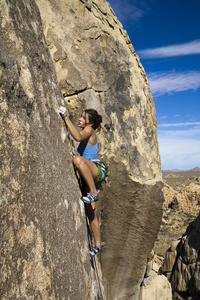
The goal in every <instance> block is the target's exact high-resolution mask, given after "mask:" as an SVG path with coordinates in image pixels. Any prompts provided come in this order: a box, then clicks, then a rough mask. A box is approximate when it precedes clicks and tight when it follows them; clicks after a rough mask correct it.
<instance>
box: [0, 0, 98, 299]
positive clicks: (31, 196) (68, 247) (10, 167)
mask: <svg viewBox="0 0 200 300" xmlns="http://www.w3.org/2000/svg"><path fill="white" fill-rule="evenodd" d="M0 14H1V17H2V16H3V18H0V20H1V33H2V35H1V43H0V70H1V79H0V84H1V103H0V105H1V117H0V124H1V125H0V128H1V164H2V165H1V170H2V174H1V175H2V179H1V187H2V193H1V199H0V218H1V246H0V256H1V270H0V273H1V280H0V298H1V299H6V300H7V299H66V297H67V299H95V295H94V293H93V292H92V278H91V270H90V262H89V257H88V246H87V235H86V230H85V216H84V208H83V207H82V204H80V203H79V200H78V199H79V196H80V191H79V189H78V185H77V182H76V177H75V176H74V172H73V167H72V164H71V146H70V144H69V142H68V139H66V133H65V128H64V127H63V122H62V120H60V117H59V116H58V114H57V113H56V109H57V106H58V104H60V103H61V101H62V100H63V97H62V94H61V92H60V88H59V85H58V83H57V79H56V74H55V70H54V67H53V64H52V61H51V58H50V55H49V50H48V48H47V46H46V43H45V37H44V35H43V30H42V25H41V20H40V14H39V10H38V8H37V6H36V4H35V2H34V1H32V0H31V1H25V2H24V1H20V0H19V1H9V2H7V1H1V3H0ZM75 278H76V280H75ZM77 282H78V284H77ZM66 295H67V296H66Z"/></svg>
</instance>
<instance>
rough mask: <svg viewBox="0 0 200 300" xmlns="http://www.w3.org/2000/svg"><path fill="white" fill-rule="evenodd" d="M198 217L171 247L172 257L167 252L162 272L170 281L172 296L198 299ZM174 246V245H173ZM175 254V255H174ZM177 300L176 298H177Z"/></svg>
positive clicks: (199, 292) (199, 294) (199, 242)
mask: <svg viewBox="0 0 200 300" xmlns="http://www.w3.org/2000/svg"><path fill="white" fill-rule="evenodd" d="M199 220H200V215H199V216H198V217H197V218H196V220H195V221H193V222H192V223H190V225H189V226H188V228H187V230H186V232H185V234H184V235H183V237H182V238H181V239H180V240H179V241H177V247H176V249H174V248H175V247H173V249H174V250H173V252H172V251H171V253H173V255H171V256H170V255H168V254H167V253H170V251H167V253H166V256H165V260H164V264H163V267H162V272H163V273H164V274H165V275H167V278H168V279H169V280H170V282H171V285H172V289H173V294H174V295H176V297H178V296H177V295H179V296H180V299H181V295H185V296H187V297H192V299H193V300H198V299H199V298H200V289H199V283H200V272H199V267H200V262H199V255H200V221H199ZM174 246H175V243H174ZM175 254H176V255H175ZM177 299H178V298H177Z"/></svg>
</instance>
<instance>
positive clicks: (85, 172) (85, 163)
mask: <svg viewBox="0 0 200 300" xmlns="http://www.w3.org/2000/svg"><path fill="white" fill-rule="evenodd" d="M73 163H74V165H75V166H76V168H77V169H78V172H79V173H80V175H81V176H82V177H83V178H84V180H85V181H86V183H87V185H88V187H89V190H90V192H92V193H94V194H95V195H96V194H97V190H96V186H95V183H94V180H95V179H96V178H97V173H98V168H97V167H96V165H95V164H94V163H93V162H91V161H89V160H88V159H86V158H84V157H82V156H76V157H74V158H73Z"/></svg>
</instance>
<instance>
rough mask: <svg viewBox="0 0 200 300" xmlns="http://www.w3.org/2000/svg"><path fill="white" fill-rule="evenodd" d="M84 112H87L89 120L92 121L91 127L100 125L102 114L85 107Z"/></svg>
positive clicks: (95, 127) (94, 127)
mask: <svg viewBox="0 0 200 300" xmlns="http://www.w3.org/2000/svg"><path fill="white" fill-rule="evenodd" d="M85 113H86V114H88V119H89V122H90V123H92V124H93V125H92V128H93V129H94V130H95V129H97V128H98V127H100V125H101V123H102V116H101V115H99V114H98V112H97V111H96V110H95V109H86V110H85Z"/></svg>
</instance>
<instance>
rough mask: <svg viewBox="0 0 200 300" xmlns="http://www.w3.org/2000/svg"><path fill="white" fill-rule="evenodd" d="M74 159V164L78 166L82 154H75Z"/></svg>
mask: <svg viewBox="0 0 200 300" xmlns="http://www.w3.org/2000/svg"><path fill="white" fill-rule="evenodd" d="M72 161H73V164H74V165H75V166H76V167H77V168H78V167H79V166H80V164H81V161H82V157H81V156H75V157H74V158H73V160H72Z"/></svg>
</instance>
